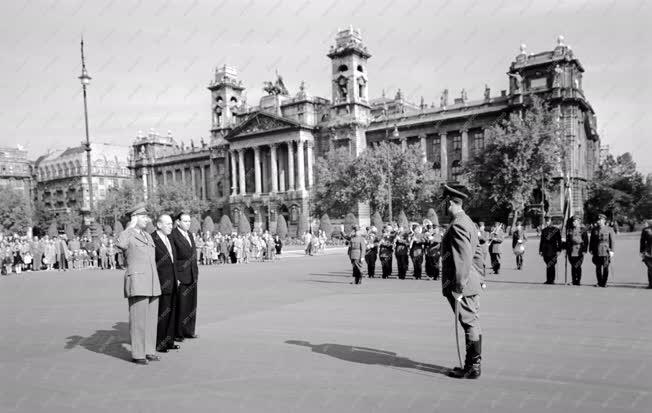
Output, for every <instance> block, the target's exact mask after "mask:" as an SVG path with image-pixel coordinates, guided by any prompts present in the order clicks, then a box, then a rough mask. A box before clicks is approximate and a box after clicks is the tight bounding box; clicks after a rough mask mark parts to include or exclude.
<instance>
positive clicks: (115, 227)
mask: <svg viewBox="0 0 652 413" xmlns="http://www.w3.org/2000/svg"><path fill="white" fill-rule="evenodd" d="M124 230H125V229H124V227H123V226H122V223H121V222H120V221H118V220H116V221H115V223H114V224H113V235H114V236H116V237H117V236H118V235H120V233H121V232H122V231H124Z"/></svg>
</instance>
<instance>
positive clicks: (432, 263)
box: [425, 225, 441, 280]
mask: <svg viewBox="0 0 652 413" xmlns="http://www.w3.org/2000/svg"><path fill="white" fill-rule="evenodd" d="M425 250H426V275H427V276H428V277H431V278H432V279H433V280H438V279H439V274H440V268H441V267H440V265H439V259H440V258H441V232H439V226H437V225H433V226H432V228H431V229H430V231H428V234H427V236H426V244H425Z"/></svg>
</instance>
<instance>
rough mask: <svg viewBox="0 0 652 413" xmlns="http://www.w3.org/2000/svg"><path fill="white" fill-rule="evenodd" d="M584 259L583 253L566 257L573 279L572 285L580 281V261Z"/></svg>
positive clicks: (578, 283)
mask: <svg viewBox="0 0 652 413" xmlns="http://www.w3.org/2000/svg"><path fill="white" fill-rule="evenodd" d="M583 261H584V255H578V256H576V257H568V262H569V263H570V266H571V278H572V280H573V285H580V283H581V281H582V262H583Z"/></svg>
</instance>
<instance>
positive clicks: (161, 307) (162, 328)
mask: <svg viewBox="0 0 652 413" xmlns="http://www.w3.org/2000/svg"><path fill="white" fill-rule="evenodd" d="M176 299H177V291H176V288H175V289H174V290H173V292H172V293H171V294H163V295H161V296H160V297H159V300H158V301H159V302H158V327H157V328H156V349H157V350H165V349H167V348H170V347H171V346H173V345H174V337H175V334H176V328H177V325H176Z"/></svg>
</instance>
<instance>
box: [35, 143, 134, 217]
mask: <svg viewBox="0 0 652 413" xmlns="http://www.w3.org/2000/svg"><path fill="white" fill-rule="evenodd" d="M129 151H130V148H129V147H127V146H118V145H110V144H104V143H91V164H92V171H91V172H92V175H93V178H92V184H93V200H94V203H96V202H97V201H98V200H101V199H104V197H105V196H106V191H107V190H108V189H109V188H111V187H112V186H117V185H121V184H122V182H124V181H125V180H129V179H131V171H130V170H129V168H128V166H129V164H128V160H127V158H128V156H129ZM87 171H88V169H87V161H86V152H85V150H84V147H83V146H82V145H80V146H77V147H73V148H67V149H65V150H56V151H53V152H50V153H48V154H47V155H43V156H41V157H39V158H38V159H37V160H36V161H35V162H34V178H35V182H36V197H35V198H36V200H37V201H42V202H43V206H44V207H45V208H47V209H50V210H51V211H53V212H56V213H62V212H67V211H71V210H80V209H88V208H89V206H90V200H89V194H88V175H87V174H88V172H87Z"/></svg>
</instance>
